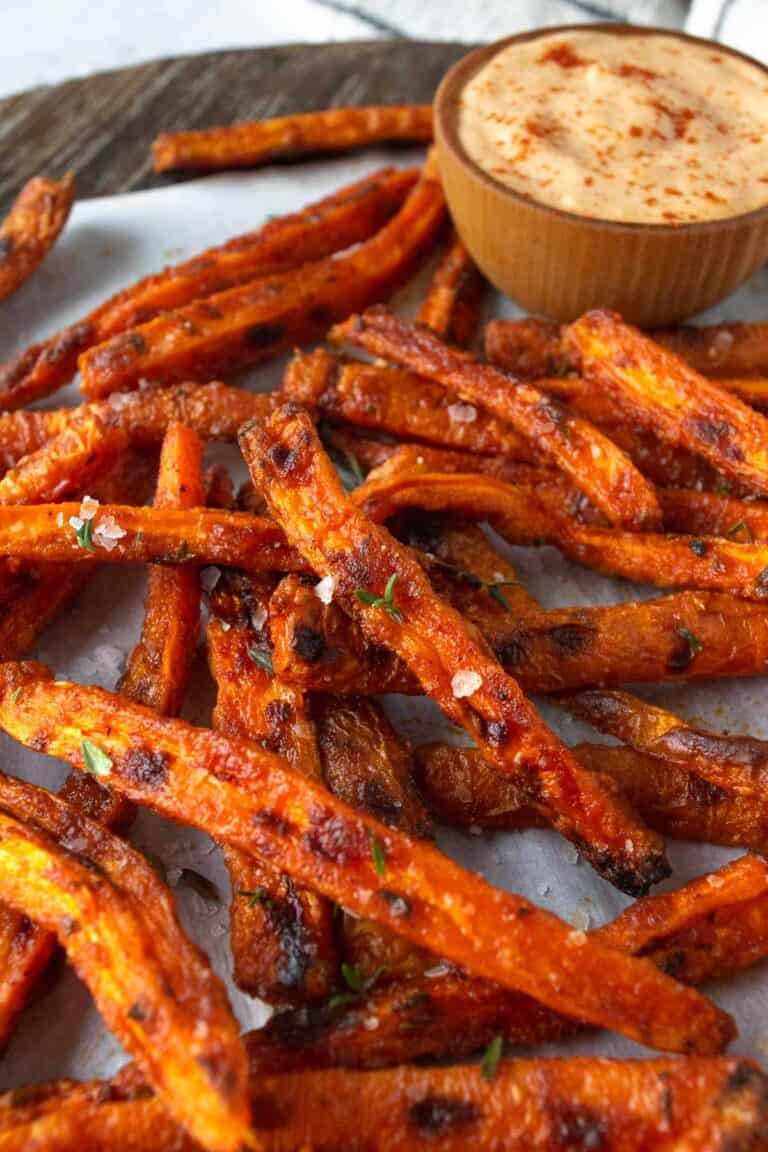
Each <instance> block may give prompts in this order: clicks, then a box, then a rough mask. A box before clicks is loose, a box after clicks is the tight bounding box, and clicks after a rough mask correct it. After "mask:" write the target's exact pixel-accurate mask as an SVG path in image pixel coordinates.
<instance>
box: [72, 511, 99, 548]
mask: <svg viewBox="0 0 768 1152" xmlns="http://www.w3.org/2000/svg"><path fill="white" fill-rule="evenodd" d="M74 532H75V539H76V540H77V542H78V544H79V545H80V547H81V548H85V550H86V552H95V551H96V549H95V548H94V546H93V542H92V536H93V517H91V519H90V520H83V522H82V524H81V525H80V527H79V528H75V529H74Z"/></svg>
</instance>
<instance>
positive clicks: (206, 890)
mask: <svg viewBox="0 0 768 1152" xmlns="http://www.w3.org/2000/svg"><path fill="white" fill-rule="evenodd" d="M179 883H180V884H186V886H187V888H191V889H192V891H193V892H197V894H198V896H200V897H201V899H203V900H208V901H210V902H211V903H212V904H217V903H218V902H219V901H220V900H221V896H220V895H219V890H218V888H217V887H216V885H215V884H214V883H213V881H212V880H209V879H208V877H207V876H203V875H202V873H201V872H196V871H195V869H194V868H182V870H181V875H180V876H179Z"/></svg>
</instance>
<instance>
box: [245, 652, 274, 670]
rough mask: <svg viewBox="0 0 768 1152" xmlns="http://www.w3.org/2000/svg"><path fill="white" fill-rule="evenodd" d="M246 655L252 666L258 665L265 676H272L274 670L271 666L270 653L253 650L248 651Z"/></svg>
mask: <svg viewBox="0 0 768 1152" xmlns="http://www.w3.org/2000/svg"><path fill="white" fill-rule="evenodd" d="M248 655H249V656H250V658H251V660H253V662H254V664H258V666H259V668H261V670H262V672H266V674H267V676H274V674H275V669H274V667H273V665H272V656H271V653H269V652H268V651H267V649H266V648H253V647H250V648H249V649H248Z"/></svg>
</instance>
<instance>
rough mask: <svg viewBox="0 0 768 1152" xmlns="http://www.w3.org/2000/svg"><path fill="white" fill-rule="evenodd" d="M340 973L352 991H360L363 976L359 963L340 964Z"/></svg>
mask: <svg viewBox="0 0 768 1152" xmlns="http://www.w3.org/2000/svg"><path fill="white" fill-rule="evenodd" d="M341 974H342V976H343V977H344V981H345V983H346V985H347V987H348V988H349V989H350V991H352V992H362V990H363V977H362V974H361V972H360V966H359V964H342V966H341Z"/></svg>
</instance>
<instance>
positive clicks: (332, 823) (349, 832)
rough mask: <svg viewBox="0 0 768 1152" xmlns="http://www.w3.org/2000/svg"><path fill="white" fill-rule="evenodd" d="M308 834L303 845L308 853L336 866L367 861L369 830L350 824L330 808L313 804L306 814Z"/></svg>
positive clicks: (369, 854) (369, 850) (368, 856)
mask: <svg viewBox="0 0 768 1152" xmlns="http://www.w3.org/2000/svg"><path fill="white" fill-rule="evenodd" d="M309 823H310V828H309V831H308V832H306V833H305V835H304V843H305V845H306V847H307V848H308V849H309V851H310V852H313V853H314V854H315V855H316V856H323V857H325V859H326V860H332V861H334V863H336V864H346V863H357V862H359V861H361V860H370V858H371V849H370V843H369V837H368V831H367V829H366V827H365V826H364V825H363V824H357V823H352V822H351V821H350V820H345V819H343V818H342V817H341V816H338V815H337V813H336V812H334V811H333V810H332V809H328V808H324V807H323V806H322V805H321V804H317V803H316V804H313V806H312V808H311V810H310V814H309Z"/></svg>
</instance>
